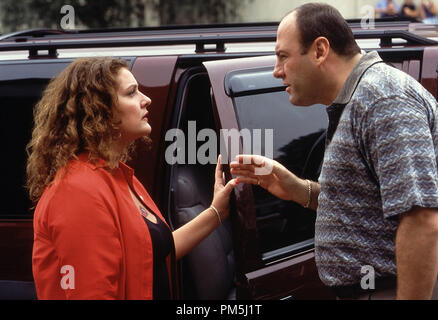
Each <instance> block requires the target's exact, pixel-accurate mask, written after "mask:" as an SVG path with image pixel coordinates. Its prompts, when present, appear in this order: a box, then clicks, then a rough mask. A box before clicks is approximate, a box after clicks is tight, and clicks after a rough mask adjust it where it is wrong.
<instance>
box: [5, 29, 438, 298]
mask: <svg viewBox="0 0 438 320" xmlns="http://www.w3.org/2000/svg"><path fill="white" fill-rule="evenodd" d="M350 26H351V28H352V29H353V31H354V33H355V36H356V38H357V41H358V43H359V44H360V46H361V47H362V48H363V49H364V50H371V49H376V50H378V52H379V53H380V55H381V56H382V58H383V59H384V60H385V61H386V62H388V63H390V64H392V65H394V66H395V67H397V68H400V69H402V70H404V71H406V72H408V73H409V74H411V75H412V76H413V77H414V78H416V79H417V80H418V81H420V82H421V83H422V84H423V85H424V86H425V87H426V88H427V89H428V90H429V91H430V92H432V93H433V94H434V95H435V96H436V95H437V88H438V87H437V64H438V47H437V43H436V42H435V41H434V40H431V39H428V38H426V37H421V36H419V35H418V30H422V25H412V24H411V23H409V22H379V21H377V22H376V29H375V30H368V31H364V30H361V29H360V22H359V21H350ZM414 27H415V29H416V30H417V32H416V33H412V32H409V30H412V29H413V28H414ZM276 28H277V25H276V24H252V25H229V26H193V27H181V28H178V27H174V28H149V29H135V30H132V29H129V30H128V29H127V30H111V31H81V32H76V33H63V32H58V31H50V30H34V31H29V32H21V33H16V34H13V35H7V36H3V37H0V101H1V107H0V119H1V120H2V121H1V125H0V137H1V141H2V143H3V145H2V157H1V160H0V161H1V167H2V168H3V169H2V170H3V173H2V178H1V179H0V184H1V190H2V197H1V202H0V299H34V298H36V296H35V291H34V287H33V282H32V281H33V279H32V266H31V254H32V240H33V230H32V208H31V204H30V202H29V200H28V196H27V193H26V190H25V189H24V187H23V186H24V182H25V163H26V154H25V145H26V144H27V142H28V140H29V137H30V133H31V129H32V109H33V106H34V105H35V103H36V102H37V100H38V99H39V97H40V96H41V92H42V90H43V89H44V87H45V86H46V84H47V83H48V81H49V79H50V78H52V77H54V76H55V75H57V74H58V73H59V72H60V71H61V70H62V69H63V68H65V67H66V66H67V65H68V64H69V63H70V62H71V61H73V60H74V59H75V58H77V57H82V56H96V55H99V56H119V57H123V58H124V59H126V60H128V61H129V62H130V65H131V69H132V72H133V74H134V75H135V77H136V78H137V80H138V82H139V85H140V89H141V91H142V92H144V93H145V94H146V95H148V96H149V97H150V98H151V99H152V101H153V105H152V107H151V109H150V123H151V125H152V128H153V131H152V139H153V141H154V143H153V145H152V148H151V150H146V149H142V148H140V149H138V150H137V153H136V154H135V155H134V156H133V159H132V161H131V162H130V163H129V164H130V165H131V166H132V167H133V168H134V169H135V171H136V175H137V177H138V178H139V179H140V180H141V181H142V183H143V184H144V185H145V186H146V188H147V189H148V190H149V192H150V193H151V195H152V196H153V198H154V200H155V201H156V203H157V204H158V206H159V207H160V209H161V211H162V212H163V213H164V215H165V216H166V218H167V220H168V222H169V223H170V225H171V226H172V227H173V228H178V227H179V226H181V225H182V224H184V223H186V222H187V221H189V220H190V219H192V218H193V217H195V216H196V215H197V214H198V213H199V212H201V211H202V210H203V209H205V208H206V207H208V205H209V204H210V202H211V198H212V188H213V181H214V166H215V164H214V161H215V160H216V156H217V154H218V152H225V151H228V150H229V149H230V148H225V150H220V149H221V148H220V147H219V146H221V145H225V144H224V140H223V139H221V137H225V138H227V137H228V136H227V134H229V133H230V132H231V131H232V129H235V132H238V134H240V136H239V139H240V140H238V141H241V142H240V144H238V148H240V149H239V151H247V152H261V153H262V154H268V155H270V156H272V157H273V158H275V159H276V160H278V161H280V162H281V163H283V164H284V165H285V166H286V167H287V168H289V169H290V170H291V171H293V172H294V173H296V174H297V175H299V176H301V177H304V178H309V179H317V178H318V175H319V171H320V166H321V161H322V157H323V153H324V140H325V129H326V126H327V115H326V112H325V109H324V106H321V105H315V106H313V107H310V108H300V107H296V106H291V105H290V104H289V99H288V95H287V93H286V92H285V91H284V89H285V88H284V86H283V84H282V82H281V81H280V80H278V79H275V78H274V77H273V75H272V71H273V67H274V64H275V56H274V47H275V38H276ZM432 31H433V30H432ZM433 34H434V33H432V35H433ZM212 133H216V134H214V135H213V134H212ZM246 133H248V135H245V134H246ZM178 134H181V135H183V136H185V137H191V139H186V140H185V141H184V142H183V145H182V146H183V149H185V152H184V154H178V155H175V154H176V153H177V152H176V150H177V149H176V148H175V143H177V139H178ZM248 136H249V137H250V138H252V139H253V140H254V141H256V142H257V143H258V146H259V147H260V148H258V149H259V150H255V149H250V150H243V147H244V145H250V146H255V145H256V143H254V141H250V143H249V144H248V143H246V144H245V143H243V140H244V139H245V137H248ZM207 137H210V139H207ZM212 137H213V138H212ZM212 139H213V140H212ZM225 140H226V139H225ZM247 142H248V141H247ZM214 146H216V149H215V148H214ZM199 155H203V157H200V156H199ZM228 156H230V154H228ZM201 158H202V159H201ZM205 159H207V160H208V161H205ZM210 159H211V161H210ZM314 222H315V212H312V211H310V210H307V209H304V208H302V207H300V206H298V205H296V204H294V203H292V202H287V201H283V200H280V199H277V198H275V197H273V196H272V195H271V194H269V193H267V192H266V191H264V190H263V189H261V188H259V187H253V186H239V187H238V188H236V190H235V192H234V195H233V197H232V201H231V215H230V218H229V219H228V220H227V221H225V223H224V224H223V225H222V226H221V227H220V228H218V229H217V230H216V231H214V232H213V233H212V234H211V235H210V236H209V237H208V238H207V239H206V240H205V241H203V242H202V243H201V244H200V245H199V246H198V247H196V248H195V249H194V250H193V251H192V252H191V253H190V254H189V255H187V256H186V257H185V258H184V259H182V260H181V261H180V263H179V269H180V270H179V281H180V290H181V292H180V296H181V298H183V299H205V300H206V299H221V300H222V299H332V298H334V296H333V294H332V292H331V291H330V290H329V289H328V288H326V287H325V286H324V285H323V284H322V283H321V281H320V280H319V276H318V273H317V269H316V266H315V261H314V240H313V237H314Z"/></svg>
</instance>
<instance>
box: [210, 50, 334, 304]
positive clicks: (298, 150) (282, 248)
mask: <svg viewBox="0 0 438 320" xmlns="http://www.w3.org/2000/svg"><path fill="white" fill-rule="evenodd" d="M275 59H276V57H275V56H263V57H255V58H242V59H232V60H222V61H209V62H205V63H204V65H205V67H206V69H207V71H208V75H209V78H210V82H211V85H212V100H213V108H214V112H215V121H216V123H217V127H218V128H221V136H222V137H227V134H228V133H229V132H232V129H235V131H236V130H237V131H238V132H239V134H240V137H239V138H238V140H239V141H240V143H239V151H238V152H239V153H240V152H251V153H259V154H260V153H261V154H262V155H266V156H268V157H271V158H274V159H275V160H277V161H279V162H280V163H282V164H283V165H284V166H286V167H287V168H288V169H289V170H291V171H292V172H294V173H295V174H296V175H298V176H300V177H302V178H308V179H313V180H317V179H318V176H319V172H320V165H321V162H322V158H323V153H324V145H325V130H326V127H327V123H328V119H327V115H326V111H325V106H321V105H316V106H311V107H296V106H293V105H291V104H290V103H289V96H288V94H287V92H285V87H284V85H283V83H282V81H281V80H279V79H275V78H274V77H273V75H272V73H273V70H274V65H275ZM223 140H226V139H223ZM230 143H231V144H232V143H233V142H230ZM223 145H224V146H225V145H227V143H225V141H223ZM226 149H227V150H229V149H233V147H231V148H230V145H229V144H228V147H227V148H226ZM227 150H225V154H227V157H228V158H234V156H235V155H234V154H233V153H232V152H229V153H228V151H227ZM220 151H221V154H222V155H223V158H224V150H222V147H221V150H220ZM230 160H233V159H228V161H230ZM223 162H224V161H223ZM227 163H229V162H227ZM227 173H228V175H229V170H228V172H227ZM230 217H231V223H232V234H233V246H234V257H235V266H236V284H237V289H236V290H237V294H236V295H237V299H333V298H334V295H333V293H332V292H331V290H330V289H329V288H327V287H326V286H324V284H323V283H322V282H321V281H320V279H319V276H318V272H317V269H316V265H315V259H314V257H315V255H314V230H315V217H316V213H315V212H313V211H311V210H308V209H304V208H303V207H301V206H300V205H298V204H295V203H293V202H290V201H283V200H281V199H278V198H276V197H275V196H273V195H271V194H270V193H268V192H267V191H266V190H264V189H262V188H260V187H258V186H251V185H239V186H238V187H237V188H236V189H235V202H234V204H233V205H232V209H231V214H230Z"/></svg>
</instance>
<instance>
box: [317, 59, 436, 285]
mask: <svg viewBox="0 0 438 320" xmlns="http://www.w3.org/2000/svg"><path fill="white" fill-rule="evenodd" d="M436 109H437V102H436V100H435V98H434V97H433V96H432V95H431V94H430V93H429V92H428V91H427V90H426V89H424V88H423V87H422V86H421V85H420V84H419V83H418V82H417V81H416V80H414V79H413V78H412V77H410V76H409V75H407V74H405V73H404V72H402V71H399V70H397V69H396V68H393V67H391V66H388V65H386V64H385V63H383V62H382V60H381V59H380V57H379V55H378V54H377V52H370V53H368V54H366V55H364V56H363V57H362V58H361V60H360V61H359V63H358V64H357V65H356V66H355V68H354V69H353V71H352V73H351V74H350V76H349V78H348V79H347V81H346V83H345V84H344V86H343V88H342V89H341V92H340V94H339V95H338V97H337V98H336V100H335V102H334V103H333V104H332V105H331V106H329V107H328V108H327V112H328V115H329V120H330V121H329V128H328V131H327V135H328V136H327V139H328V140H327V148H326V152H325V155H324V162H323V167H322V172H321V175H320V179H319V182H320V184H321V193H320V195H319V199H318V201H319V202H318V212H317V220H316V226H315V254H316V263H317V265H318V271H319V275H320V278H321V280H322V281H323V282H324V283H325V284H326V285H328V286H340V285H341V286H342V285H349V284H358V283H360V281H361V279H362V277H364V274H362V273H361V270H362V267H368V268H369V266H371V267H373V268H374V270H375V275H376V278H378V277H386V276H394V275H396V264H395V235H396V230H397V227H398V223H399V219H398V215H400V214H402V213H404V212H407V211H409V210H410V209H412V208H413V207H414V206H419V207H436V208H438V173H437V154H438V123H437V121H438V119H437V114H436V111H437V110H436Z"/></svg>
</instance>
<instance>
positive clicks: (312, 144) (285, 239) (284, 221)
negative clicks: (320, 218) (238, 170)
mask: <svg viewBox="0 0 438 320" xmlns="http://www.w3.org/2000/svg"><path fill="white" fill-rule="evenodd" d="M276 90H278V88H277V89H276ZM234 104H235V108H236V112H237V115H238V120H239V125H240V129H241V130H242V129H244V128H246V129H249V130H250V131H252V132H253V130H254V129H262V132H266V131H265V130H266V129H272V130H273V150H272V156H273V158H274V159H275V160H277V161H279V162H280V163H282V164H283V165H284V166H285V167H287V168H288V169H289V170H291V171H292V172H293V173H295V174H296V175H298V176H300V177H303V178H309V179H312V180H317V179H318V176H319V171H320V164H321V161H322V158H323V153H324V140H325V139H324V137H325V134H324V133H325V129H326V127H327V123H328V119H327V114H326V111H325V107H324V106H322V105H315V106H311V107H296V106H292V105H291V104H290V103H289V95H288V94H287V93H286V92H284V91H281V92H268V93H261V94H254V93H253V94H248V95H243V96H240V97H235V98H234ZM261 143H262V149H261V150H262V153H263V154H265V155H268V154H267V153H266V151H267V150H265V148H264V146H263V145H264V143H265V140H264V138H263V139H261ZM253 195H254V202H255V203H254V204H255V210H256V212H255V215H256V219H257V227H258V231H259V239H260V247H261V250H262V252H263V253H264V256H265V257H267V256H268V255H269V252H272V251H273V250H277V249H280V248H285V247H289V248H291V246H292V247H293V246H294V245H297V244H299V243H303V242H305V243H306V244H307V245H308V244H309V243H310V244H311V243H312V241H311V239H313V237H314V228H315V227H314V224H315V216H316V213H315V212H313V211H311V210H307V209H304V208H303V207H301V206H300V205H297V204H295V203H293V202H290V201H283V200H281V199H278V198H276V197H274V196H272V195H271V194H270V193H268V192H267V191H265V190H264V189H262V188H260V187H256V186H253Z"/></svg>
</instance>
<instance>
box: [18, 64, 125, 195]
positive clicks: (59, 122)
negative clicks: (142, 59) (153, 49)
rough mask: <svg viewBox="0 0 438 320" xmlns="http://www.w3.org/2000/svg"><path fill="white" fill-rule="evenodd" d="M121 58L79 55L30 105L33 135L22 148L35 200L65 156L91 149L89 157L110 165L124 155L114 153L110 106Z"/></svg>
mask: <svg viewBox="0 0 438 320" xmlns="http://www.w3.org/2000/svg"><path fill="white" fill-rule="evenodd" d="M122 68H127V69H129V68H128V64H127V62H126V61H125V60H122V59H114V58H81V59H77V60H75V61H74V62H72V63H71V64H70V65H69V66H68V67H67V68H66V69H65V70H63V71H62V72H61V73H60V74H59V75H58V76H57V77H56V78H54V79H53V80H51V81H50V83H49V84H48V86H47V88H46V89H45V91H44V93H43V96H42V98H41V100H40V101H39V102H38V103H37V104H36V106H35V109H34V128H33V132H32V138H31V141H30V142H29V144H28V145H27V147H26V151H27V154H28V161H27V168H26V171H27V188H28V189H29V197H30V199H31V200H32V201H33V202H34V203H36V202H37V201H38V200H39V198H40V197H41V195H42V193H43V191H44V189H45V187H46V186H48V185H49V184H50V183H51V182H52V181H53V180H54V178H55V175H56V174H57V172H58V171H59V170H60V169H61V168H63V167H65V166H66V164H67V163H68V161H70V160H72V159H76V158H77V155H78V154H79V153H82V152H89V154H90V161H92V162H96V161H97V159H98V158H101V159H103V160H105V161H106V162H107V163H108V165H109V167H110V168H114V167H115V166H117V164H118V161H119V160H121V161H123V160H126V159H123V158H124V157H126V154H124V155H120V154H118V153H116V152H114V151H113V150H114V148H113V147H112V146H113V145H114V142H115V141H116V140H117V139H119V138H120V130H119V127H118V125H119V124H120V122H118V120H117V119H116V117H114V116H115V114H114V110H116V109H115V107H116V105H117V103H118V98H117V90H118V86H119V83H118V81H117V75H118V73H119V71H120V70H121V69H122Z"/></svg>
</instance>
